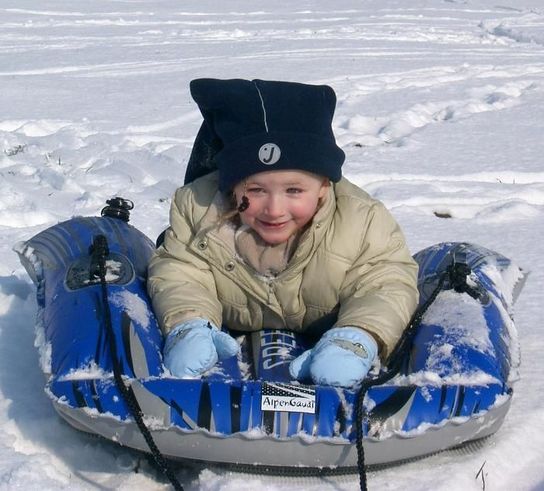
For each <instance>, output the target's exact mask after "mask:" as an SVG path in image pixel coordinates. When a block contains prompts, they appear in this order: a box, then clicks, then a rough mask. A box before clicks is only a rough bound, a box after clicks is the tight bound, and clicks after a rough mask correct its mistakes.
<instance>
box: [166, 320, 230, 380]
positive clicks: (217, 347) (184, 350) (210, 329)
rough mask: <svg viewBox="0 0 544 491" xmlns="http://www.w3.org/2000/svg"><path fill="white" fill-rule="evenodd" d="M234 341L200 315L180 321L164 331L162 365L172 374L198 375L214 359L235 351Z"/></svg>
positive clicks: (226, 356) (183, 375)
mask: <svg viewBox="0 0 544 491" xmlns="http://www.w3.org/2000/svg"><path fill="white" fill-rule="evenodd" d="M239 350H240V347H239V345H238V343H237V342H236V340H235V339H234V338H232V337H231V336H229V335H228V334H227V333H226V332H223V331H221V330H219V329H218V328H217V327H216V326H214V325H213V324H212V323H211V322H209V321H207V320H206V319H202V318H200V317H198V318H196V319H191V320H189V321H186V322H183V323H182V324H179V325H178V326H176V327H175V328H174V329H172V331H171V332H170V333H169V334H168V336H167V338H166V342H165V344H164V351H163V354H164V365H165V366H166V368H168V370H170V373H171V374H172V375H174V376H176V377H198V376H199V375H201V374H202V373H204V372H205V371H206V370H209V369H210V368H212V367H213V366H214V365H215V364H216V363H217V360H218V359H223V358H228V357H230V356H234V355H236V354H237V353H238V351H239Z"/></svg>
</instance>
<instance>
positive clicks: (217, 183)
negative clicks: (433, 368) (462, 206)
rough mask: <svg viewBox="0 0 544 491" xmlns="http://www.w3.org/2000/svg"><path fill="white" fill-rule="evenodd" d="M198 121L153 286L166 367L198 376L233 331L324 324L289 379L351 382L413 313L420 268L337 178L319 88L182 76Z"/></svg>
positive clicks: (374, 208)
mask: <svg viewBox="0 0 544 491" xmlns="http://www.w3.org/2000/svg"><path fill="white" fill-rule="evenodd" d="M191 94H192V96H193V98H194V99H195V101H196V102H197V104H198V106H199V108H200V110H201V112H202V115H203V117H204V123H203V125H202V128H201V130H200V132H199V135H198V137H197V141H196V142H195V146H194V148H193V153H192V156H191V161H190V165H189V171H191V172H193V171H194V166H193V165H192V163H194V162H195V161H199V163H200V164H201V165H200V166H199V167H198V166H197V169H198V168H200V169H204V170H203V171H202V172H200V171H197V173H196V174H195V173H194V172H193V176H192V177H190V179H192V178H193V177H195V176H197V175H198V174H199V173H200V174H203V173H205V172H206V171H207V169H206V167H207V166H210V162H211V166H212V167H215V168H217V169H218V170H216V171H214V172H210V173H208V174H206V175H204V176H201V177H198V178H196V179H195V180H194V181H193V182H191V183H190V184H187V185H185V186H183V187H181V188H179V189H178V190H177V191H176V194H175V197H174V200H173V202H172V208H171V214H170V227H169V229H168V230H167V231H166V235H165V240H164V243H163V245H162V246H161V247H159V248H158V249H157V252H156V254H155V256H154V257H153V258H152V260H151V263H150V265H149V279H148V289H149V293H150V295H151V298H152V301H153V307H154V310H155V313H156V314H157V317H158V319H159V322H160V324H161V326H162V329H163V330H164V333H165V335H166V336H167V337H166V343H165V348H164V363H165V365H166V367H167V368H168V369H169V370H170V372H171V373H172V374H173V375H176V376H180V377H184V376H198V375H200V374H202V373H204V372H205V371H207V370H209V369H210V368H211V367H213V366H214V364H215V363H216V362H217V360H218V359H220V358H224V357H228V356H233V355H235V354H236V353H237V352H238V349H239V347H238V344H237V342H236V341H235V340H234V339H233V338H232V337H231V336H230V335H229V334H227V333H226V332H224V331H221V330H220V327H221V326H222V325H223V324H224V325H225V326H227V327H228V328H229V329H231V330H233V331H255V330H260V329H263V328H275V329H286V330H290V331H298V332H301V331H304V332H307V333H309V334H314V333H317V332H322V326H323V323H324V322H327V323H328V325H327V330H326V331H325V333H324V334H323V335H322V336H321V337H320V339H319V341H318V342H317V343H316V344H315V346H314V348H313V349H311V350H308V351H306V352H305V353H303V354H302V355H301V356H299V357H298V358H296V359H295V360H293V361H292V362H291V365H290V373H291V375H292V377H293V379H298V380H300V381H306V382H314V383H316V384H327V385H334V386H343V387H350V386H354V385H356V384H357V383H359V382H360V381H361V380H362V379H363V378H364V377H365V376H366V374H367V372H368V370H369V368H370V367H371V365H372V363H373V361H374V358H375V357H376V356H377V355H378V353H379V355H380V356H381V357H382V358H383V359H385V358H386V357H387V356H388V354H389V353H390V352H391V350H392V348H393V347H394V346H395V344H396V342H397V340H398V339H399V337H400V335H401V334H402V331H403V329H404V327H405V326H406V324H407V323H408V321H409V319H410V316H411V315H412V313H413V311H414V310H415V308H416V305H417V300H418V292H417V287H416V275H417V265H416V263H415V262H414V261H413V260H412V258H411V255H410V253H409V251H408V249H407V247H406V244H405V240H404V237H403V235H402V232H401V231H400V229H399V227H398V225H397V223H396V222H395V220H394V219H393V218H392V216H391V215H390V214H389V212H388V211H387V210H386V209H385V207H384V206H383V205H382V204H381V203H380V202H378V201H376V200H374V199H372V198H371V197H370V196H369V195H368V194H366V193H365V192H364V191H362V190H361V189H359V188H358V187H356V186H355V185H353V184H351V183H350V182H349V181H348V180H347V179H345V178H342V174H341V166H342V164H343V162H344V158H345V157H344V153H343V152H342V150H341V149H340V148H339V147H338V146H337V145H336V142H335V139H334V135H333V132H332V128H331V122H332V117H333V114H334V109H335V105H336V97H335V94H334V92H333V90H332V89H331V88H330V87H328V86H313V85H306V84H298V83H290V82H271V81H263V80H253V81H247V80H215V79H199V80H194V81H193V82H192V83H191Z"/></svg>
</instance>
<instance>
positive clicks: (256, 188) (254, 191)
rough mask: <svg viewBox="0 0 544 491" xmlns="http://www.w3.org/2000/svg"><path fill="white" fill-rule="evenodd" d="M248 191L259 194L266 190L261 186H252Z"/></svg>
mask: <svg viewBox="0 0 544 491" xmlns="http://www.w3.org/2000/svg"><path fill="white" fill-rule="evenodd" d="M246 191H247V192H248V193H252V194H257V193H262V192H264V189H263V188H259V187H250V188H247V189H246Z"/></svg>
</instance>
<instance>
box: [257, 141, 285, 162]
mask: <svg viewBox="0 0 544 491" xmlns="http://www.w3.org/2000/svg"><path fill="white" fill-rule="evenodd" d="M280 157H281V150H280V147H278V146H277V145H276V144H275V143H265V144H264V145H263V146H262V147H261V148H259V160H260V161H261V162H262V163H263V164H265V165H273V164H275V163H276V162H277V161H278V160H279V159H280Z"/></svg>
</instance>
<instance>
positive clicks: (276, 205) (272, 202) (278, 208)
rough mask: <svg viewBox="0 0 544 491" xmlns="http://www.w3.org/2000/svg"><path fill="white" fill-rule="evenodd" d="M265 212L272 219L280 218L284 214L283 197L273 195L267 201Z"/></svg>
mask: <svg viewBox="0 0 544 491" xmlns="http://www.w3.org/2000/svg"><path fill="white" fill-rule="evenodd" d="M264 211H265V212H266V214H267V215H268V216H270V217H280V216H282V215H283V214H284V205H283V199H282V197H281V196H278V195H275V194H271V195H270V196H269V197H268V200H267V201H266V206H265V209H264Z"/></svg>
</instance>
